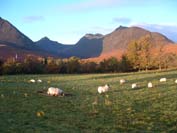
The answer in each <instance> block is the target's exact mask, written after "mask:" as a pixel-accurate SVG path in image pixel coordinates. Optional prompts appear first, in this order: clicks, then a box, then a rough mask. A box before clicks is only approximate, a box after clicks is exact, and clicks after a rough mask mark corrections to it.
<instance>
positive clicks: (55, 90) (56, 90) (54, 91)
mask: <svg viewBox="0 0 177 133" xmlns="http://www.w3.org/2000/svg"><path fill="white" fill-rule="evenodd" d="M47 94H48V95H51V96H58V95H62V94H63V90H61V89H59V88H54V87H50V88H48V91H47Z"/></svg>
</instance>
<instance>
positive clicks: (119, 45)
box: [102, 26, 173, 54]
mask: <svg viewBox="0 0 177 133" xmlns="http://www.w3.org/2000/svg"><path fill="white" fill-rule="evenodd" d="M147 35H149V36H150V37H151V42H152V43H153V44H154V45H158V43H159V44H168V43H173V42H172V41H171V40H169V39H168V38H166V37H165V36H163V35H162V34H160V33H152V32H149V31H147V30H145V29H142V28H139V27H129V28H128V27H122V26H120V27H119V28H117V29H116V30H115V31H113V32H112V33H111V34H108V35H106V36H105V37H104V40H103V51H102V53H104V54H105V53H107V52H108V53H109V52H111V51H113V50H115V49H119V50H126V49H127V46H128V44H129V43H130V42H131V41H133V40H139V39H140V38H142V37H144V36H147Z"/></svg>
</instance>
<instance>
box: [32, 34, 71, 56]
mask: <svg viewBox="0 0 177 133" xmlns="http://www.w3.org/2000/svg"><path fill="white" fill-rule="evenodd" d="M35 45H36V46H38V47H40V49H41V50H43V51H46V52H48V53H50V54H53V55H56V56H59V57H66V55H65V54H64V55H63V52H64V51H65V50H67V49H70V48H72V47H73V45H64V44H61V43H58V42H56V41H52V40H50V39H49V38H48V37H43V38H42V39H40V40H39V41H37V42H35Z"/></svg>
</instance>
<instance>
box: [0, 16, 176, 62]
mask: <svg viewBox="0 0 177 133" xmlns="http://www.w3.org/2000/svg"><path fill="white" fill-rule="evenodd" d="M147 35H148V36H150V40H151V42H152V43H153V45H154V47H156V46H158V45H167V46H166V47H168V45H169V44H173V42H172V41H171V40H169V39H168V38H167V37H165V36H164V35H162V34H160V33H156V32H150V31H147V30H145V29H143V28H140V27H123V26H120V27H118V28H117V29H115V30H114V31H113V32H111V33H109V34H107V35H102V34H99V33H98V34H86V35H85V36H83V37H82V38H81V39H80V40H79V41H78V42H77V43H76V44H75V45H65V44H61V43H58V42H56V41H52V40H50V39H49V38H47V37H44V38H42V39H40V40H39V41H37V42H33V41H32V40H31V39H29V38H28V37H27V36H26V35H24V34H23V33H22V32H20V31H19V30H18V29H17V28H16V27H15V26H13V25H12V24H11V23H10V22H8V21H7V20H4V19H2V18H0V45H1V50H0V51H2V52H1V53H0V57H1V58H4V57H9V56H14V53H17V52H19V53H23V55H24V56H25V55H26V54H28V53H30V54H34V55H39V56H46V55H49V56H54V57H60V58H68V57H71V56H76V57H79V58H82V59H90V60H92V59H93V60H101V59H104V58H109V57H110V56H114V57H117V58H120V57H121V55H122V54H123V53H124V52H125V51H126V49H127V46H128V44H129V43H130V42H131V41H132V40H139V39H140V38H142V37H144V36H147ZM2 46H3V47H2ZM169 47H172V46H171V45H169ZM171 49H172V48H171ZM174 49H176V47H174ZM173 51H175V50H173Z"/></svg>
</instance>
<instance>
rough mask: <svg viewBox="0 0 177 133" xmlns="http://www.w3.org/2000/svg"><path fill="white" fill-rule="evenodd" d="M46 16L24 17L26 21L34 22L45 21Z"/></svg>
mask: <svg viewBox="0 0 177 133" xmlns="http://www.w3.org/2000/svg"><path fill="white" fill-rule="evenodd" d="M43 20H44V17H43V16H26V17H24V18H23V21H24V22H27V23H32V22H36V21H43Z"/></svg>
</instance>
